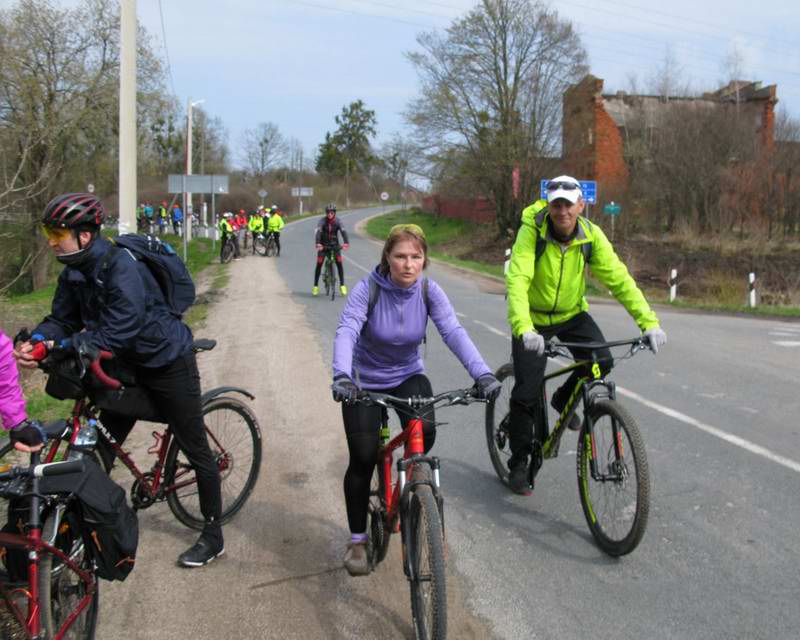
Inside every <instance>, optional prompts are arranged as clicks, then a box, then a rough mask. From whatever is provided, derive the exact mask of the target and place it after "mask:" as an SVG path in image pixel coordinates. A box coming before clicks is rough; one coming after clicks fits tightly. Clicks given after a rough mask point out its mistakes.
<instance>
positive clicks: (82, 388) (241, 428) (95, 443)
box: [0, 340, 261, 530]
mask: <svg viewBox="0 0 800 640" xmlns="http://www.w3.org/2000/svg"><path fill="white" fill-rule="evenodd" d="M39 344H41V343H39ZM38 346H39V345H38V344H37V345H35V347H34V352H32V353H34V354H35V355H34V357H38V358H37V359H42V363H41V364H40V366H41V367H42V368H43V369H44V370H45V371H46V372H47V373H48V375H49V376H50V379H49V380H48V387H47V388H46V389H45V390H46V391H48V392H50V391H51V387H50V382H51V380H52V379H53V376H62V377H63V378H64V379H65V380H67V377H66V375H65V372H68V371H74V370H75V369H76V368H79V367H80V363H79V361H78V357H77V354H75V352H74V351H72V350H70V349H59V348H56V349H51V350H50V351H49V352H48V351H47V350H45V349H44V346H43V345H42V348H40V349H37V348H36V347H38ZM215 346H216V341H214V340H196V341H195V342H194V344H193V345H192V349H193V350H194V351H195V353H198V352H201V351H208V350H210V349H213V348H214V347H215ZM45 358H46V359H45ZM51 359H53V360H54V361H53V362H50V360H51ZM112 360H113V355H112V354H111V353H108V352H105V351H104V352H101V353H100V356H99V357H98V358H97V359H96V360H95V361H93V362H91V363H90V365H89V366H88V369H89V370H90V371H91V374H92V375H91V376H89V375H85V376H81V375H79V374H75V379H74V380H71V381H70V380H67V382H61V383H59V384H58V391H57V395H56V397H59V398H61V399H65V398H71V399H74V400H75V404H74V405H73V408H72V413H71V414H70V417H69V419H67V420H60V421H58V422H57V423H54V424H51V425H48V427H47V429H48V431H54V430H56V431H57V430H58V429H59V428H60V429H61V435H60V437H59V438H57V439H55V440H54V441H53V442H52V444H50V445H49V446H48V448H47V449H46V451H45V453H44V456H43V457H44V460H45V461H46V462H52V461H54V460H56V459H58V458H57V456H58V455H59V450H60V448H61V445H62V444H63V443H67V450H73V449H78V450H80V451H86V452H90V455H91V456H92V457H93V458H94V460H95V462H97V463H98V464H100V465H101V466H102V467H103V468H104V469H105V470H106V471H110V470H111V467H112V465H113V463H114V460H115V459H116V458H118V459H119V460H120V461H121V462H122V464H123V465H124V466H125V467H127V468H128V470H129V471H130V472H131V473H132V474H133V476H134V478H135V481H134V483H133V486H132V487H131V494H130V497H131V504H132V505H133V507H134V509H137V510H138V509H146V508H147V507H150V506H152V505H153V504H155V503H156V502H162V501H164V500H166V502H167V504H168V505H169V508H170V510H171V511H172V513H173V514H175V517H176V518H177V519H178V520H180V522H182V523H183V524H184V525H186V526H187V527H190V528H192V529H198V530H200V529H202V528H203V525H204V523H205V519H204V518H203V514H202V512H201V511H200V500H199V496H198V491H197V481H196V478H195V473H194V468H193V467H192V465H191V464H189V461H188V460H187V459H186V457H185V456H184V454H183V453H182V452H181V450H180V448H179V446H178V442H177V441H176V440H175V439H174V438H173V436H172V432H171V430H170V428H169V426H167V428H166V429H164V430H161V431H153V438H154V439H155V441H154V443H153V446H152V447H150V448H149V449H148V450H147V452H148V453H149V454H151V455H154V456H155V461H154V462H153V465H152V467H151V468H150V470H149V471H142V470H141V469H140V468H139V467H138V466H137V465H136V463H135V462H134V460H133V458H132V457H131V455H130V454H129V453H128V452H127V451H125V450H123V448H122V447H121V446H120V444H119V443H118V442H117V441H116V440H115V439H114V437H113V436H112V435H111V433H110V432H109V431H108V430H107V429H106V428H105V427H104V426H103V424H102V422H101V421H100V420H98V417H97V416H98V414H99V412H100V410H111V411H114V412H117V413H124V414H126V415H132V416H133V417H135V418H137V419H141V420H148V421H150V422H160V423H164V422H165V421H164V420H163V419H162V418H161V417H160V416H159V415H158V411H157V409H156V408H155V406H154V405H153V403H152V401H151V400H150V398H149V396H148V395H147V393H146V391H145V390H144V389H142V388H141V387H137V386H135V385H126V384H123V383H122V382H121V381H120V380H118V379H116V378H114V377H112V376H111V375H109V374H108V373H107V372H106V371H105V370H104V369H103V367H102V366H101V364H102V363H103V362H107V361H112ZM89 378H91V380H89ZM232 393H236V394H240V395H243V396H245V397H247V398H250V399H251V400H252V399H255V396H253V395H252V394H251V393H249V392H248V391H246V390H245V389H241V388H239V387H217V388H215V389H211V390H210V391H206V392H205V393H203V395H202V399H201V402H202V406H203V422H204V423H205V428H206V435H207V437H208V441H209V445H210V446H211V451H212V453H213V454H214V457H215V459H216V461H217V466H218V468H219V471H220V478H221V481H222V515H221V517H220V522H221V523H222V524H224V523H226V522H228V521H229V520H230V519H231V518H232V517H233V516H234V515H235V514H236V513H237V512H238V511H239V510H240V509H241V508H242V507H243V506H244V503H245V502H246V501H247V498H248V497H249V495H250V493H251V491H252V490H253V487H255V484H256V481H257V480H258V474H259V470H260V468H261V429H260V427H259V425H258V420H257V419H256V416H255V414H254V413H253V411H252V410H251V409H250V407H248V405H247V404H246V403H245V402H243V401H242V400H240V399H239V398H236V397H234V396H232V395H230V394H232ZM98 432H99V436H100V439H98ZM11 449H13V446H12V445H11V444H10V443H8V444H6V445H5V446H4V447H3V448H1V449H0V458H2V457H3V456H4V455H6V453H8V452H9V451H10V450H11Z"/></svg>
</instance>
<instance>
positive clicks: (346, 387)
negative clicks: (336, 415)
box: [331, 375, 358, 402]
mask: <svg viewBox="0 0 800 640" xmlns="http://www.w3.org/2000/svg"><path fill="white" fill-rule="evenodd" d="M331 391H333V399H334V400H335V401H336V402H352V401H353V400H355V399H356V398H357V397H358V387H357V386H356V385H355V384H354V383H353V381H352V380H351V379H350V378H348V377H347V376H345V375H338V376H336V377H335V378H334V379H333V384H332V385H331Z"/></svg>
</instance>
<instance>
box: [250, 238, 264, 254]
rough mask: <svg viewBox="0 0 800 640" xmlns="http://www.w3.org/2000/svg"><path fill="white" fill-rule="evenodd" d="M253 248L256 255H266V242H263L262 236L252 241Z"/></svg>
mask: <svg viewBox="0 0 800 640" xmlns="http://www.w3.org/2000/svg"><path fill="white" fill-rule="evenodd" d="M253 248H254V249H255V250H256V253H257V254H258V255H260V256H265V255H267V242H266V240H264V236H256V239H255V240H253Z"/></svg>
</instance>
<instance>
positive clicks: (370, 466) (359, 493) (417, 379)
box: [342, 373, 436, 533]
mask: <svg viewBox="0 0 800 640" xmlns="http://www.w3.org/2000/svg"><path fill="white" fill-rule="evenodd" d="M371 391H378V392H379V393H388V394H389V395H393V396H398V397H401V398H406V397H408V396H415V395H421V396H428V397H429V396H432V395H433V389H432V387H431V383H430V380H428V378H427V377H426V376H424V375H422V374H421V373H419V374H417V375H414V376H411V377H410V378H409V379H408V380H406V381H404V382H403V383H402V384H400V385H399V386H397V387H394V388H392V389H371ZM397 416H398V417H399V418H400V423H401V424H402V425H403V428H405V427H406V426H407V425H408V422H409V421H410V420H411V418H412V417H413V416H411V415H409V414H407V413H405V412H401V411H399V410H398V411H397ZM342 417H343V418H344V432H345V434H346V435H347V448H348V449H349V450H350V464H349V466H348V467H347V472H346V473H345V474H344V502H345V505H346V507H347V523H348V524H349V525H350V532H351V533H364V532H365V531H366V530H367V505H368V503H369V485H370V481H371V479H372V472H373V471H374V470H375V463H376V461H377V457H378V448H379V446H380V427H381V407H375V406H372V407H366V406H364V405H361V404H346V403H344V402H343V403H342ZM435 422H436V420H435V418H434V414H433V412H431V413H430V414H428V415H427V416H426V418H425V420H424V421H423V423H422V432H423V437H424V439H425V452H426V453H427V452H428V451H430V449H431V447H432V446H433V443H434V442H435V440H436V426H435Z"/></svg>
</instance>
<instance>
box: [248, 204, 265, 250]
mask: <svg viewBox="0 0 800 640" xmlns="http://www.w3.org/2000/svg"><path fill="white" fill-rule="evenodd" d="M247 228H248V229H249V230H250V233H251V234H252V235H253V255H255V253H256V238H258V236H259V234H262V233H264V218H262V217H261V213H260V212H258V211H251V212H250V218H249V219H248V221H247Z"/></svg>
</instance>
